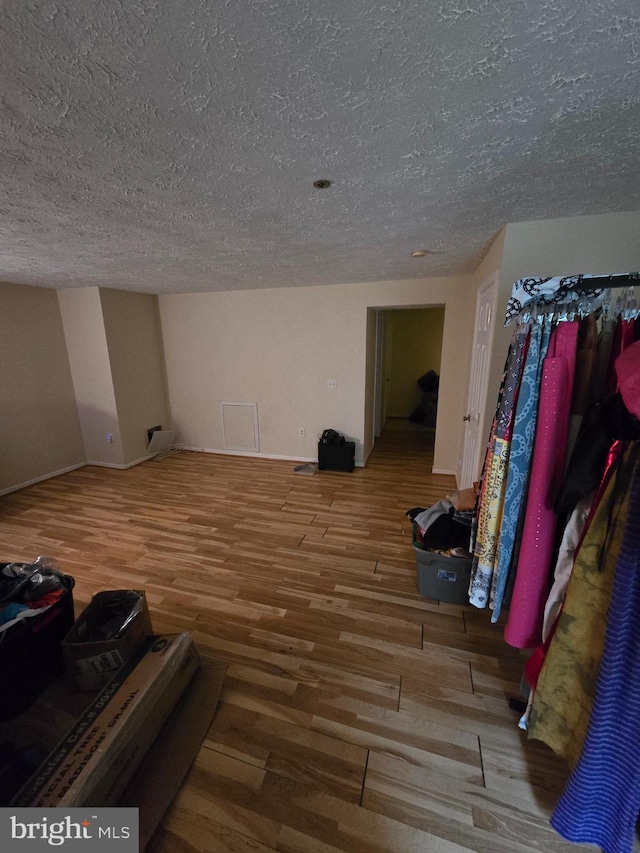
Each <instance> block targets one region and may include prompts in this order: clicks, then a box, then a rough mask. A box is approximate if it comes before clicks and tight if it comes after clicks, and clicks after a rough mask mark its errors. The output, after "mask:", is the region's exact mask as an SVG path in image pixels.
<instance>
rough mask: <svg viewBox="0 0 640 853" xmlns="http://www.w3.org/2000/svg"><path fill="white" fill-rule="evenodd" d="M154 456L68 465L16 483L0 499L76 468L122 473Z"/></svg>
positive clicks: (0, 493)
mask: <svg viewBox="0 0 640 853" xmlns="http://www.w3.org/2000/svg"><path fill="white" fill-rule="evenodd" d="M154 455H155V454H153V453H151V454H147V455H146V456H141V457H140V459H135V460H134V461H133V462H127V463H126V464H116V463H115V462H78V463H77V464H76V465H69V466H68V467H67V468H61V469H60V470H59V471H51V473H50V474H43V475H42V476H41V477H35V478H34V479H33V480H27V481H26V482H25V483H17V484H16V485H15V486H8V487H7V488H6V489H1V490H0V497H2V496H3V495H9V494H11V492H19V491H20V489H26V488H27V486H35V485H36V483H43V482H44V481H45V480H51V479H52V478H53V477H60V476H61V475H62V474H68V473H69V472H70V471H77V470H78V468H85V467H86V466H87V465H95V466H96V467H97V468H117V469H118V470H121V471H124V470H125V469H126V468H133V466H134V465H139V464H140V463H141V462H148V460H149V459H153V457H154Z"/></svg>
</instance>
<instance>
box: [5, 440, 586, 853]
mask: <svg viewBox="0 0 640 853" xmlns="http://www.w3.org/2000/svg"><path fill="white" fill-rule="evenodd" d="M429 437H430V433H429V432H428V431H425V432H424V433H423V432H419V431H418V432H403V431H395V430H393V431H392V430H390V431H388V432H387V433H386V434H385V435H384V436H383V438H382V439H381V440H380V441H379V443H378V446H377V447H376V450H375V451H374V453H373V454H372V456H371V458H370V460H369V464H368V465H367V467H366V468H365V469H356V470H355V471H354V472H353V473H351V474H348V473H338V472H322V473H316V474H315V475H314V476H305V475H300V474H294V473H293V467H294V465H293V463H291V462H282V461H269V460H262V459H242V458H234V457H229V456H213V455H206V454H191V453H180V454H177V455H174V456H169V457H167V458H165V459H163V460H161V461H159V462H156V461H152V462H147V463H144V464H142V465H139V466H137V467H135V468H132V469H129V470H127V471H118V470H112V469H104V468H97V467H86V468H82V469H79V470H77V471H73V472H71V473H69V474H66V475H64V476H61V477H58V478H56V479H52V480H48V481H46V482H43V483H40V484H38V485H35V486H31V487H29V488H26V489H23V490H21V491H20V492H16V493H14V494H12V495H8V496H6V497H4V498H1V499H0V559H4V560H8V559H16V560H30V559H33V558H34V557H35V556H37V555H39V554H46V555H50V556H54V557H56V558H57V559H58V560H59V562H60V565H61V568H62V569H63V570H64V571H65V572H66V573H68V574H71V575H73V576H74V577H75V579H76V587H75V590H74V597H75V600H76V602H77V609H78V610H80V609H82V607H83V606H84V605H86V604H87V603H88V601H89V599H90V598H91V596H92V595H93V594H94V593H95V592H97V591H98V590H101V589H113V588H120V587H128V586H133V587H138V588H139V587H143V588H144V589H145V590H146V592H147V597H148V601H149V605H150V610H151V615H152V620H153V625H154V628H155V630H156V631H184V630H187V631H191V632H192V633H193V635H194V638H195V640H196V643H197V645H198V648H199V649H200V651H201V652H202V654H203V655H210V656H212V657H215V658H218V659H220V660H223V661H225V662H226V663H227V664H228V671H227V676H226V681H225V688H224V692H223V696H222V701H221V704H220V706H219V708H218V711H217V714H216V717H215V720H214V722H213V725H212V727H211V729H210V731H209V733H208V736H207V739H206V741H205V743H204V746H203V748H202V749H201V751H200V754H199V756H198V758H197V760H196V762H195V764H194V766H193V768H192V770H191V773H190V775H189V776H188V778H187V780H186V783H185V784H184V786H183V788H182V791H181V793H180V794H179V796H178V798H177V799H176V801H175V802H174V804H173V806H172V808H171V810H170V811H169V813H168V814H167V816H166V818H165V820H164V822H163V825H162V828H161V829H160V831H159V832H158V833H157V835H156V837H155V839H154V841H153V845H152V846H153V851H154V853H155V851H157V852H158V853H168V851H215V853H226V851H233V853H249V851H251V853H267V852H268V851H273V850H277V851H281V853H294V851H295V853H297V851H308V852H309V853H329V852H330V851H335V850H340V851H367V853H368V851H380V853H382V851H385V853H386V851H394V853H395V851H433V853H461V851H466V850H471V851H478V853H525V851H531V850H537V851H551V853H562V851H575V850H581V849H585V850H587V849H588V850H593V849H595V848H592V847H587V846H578V845H570V844H568V843H566V842H564V841H563V840H562V839H561V838H559V837H558V836H557V835H556V834H555V833H554V831H553V830H552V829H551V828H550V827H549V825H548V817H549V814H550V811H551V809H552V807H553V804H554V803H555V801H556V799H557V797H558V795H559V792H560V791H561V790H562V789H563V787H564V783H565V781H566V768H565V766H564V763H563V762H562V761H560V760H559V759H557V758H556V757H555V756H554V755H553V754H552V753H551V752H550V751H549V750H548V749H547V748H546V747H545V746H543V745H542V744H539V743H535V742H527V740H526V738H525V736H524V734H523V733H522V732H521V731H519V729H518V728H517V721H518V713H517V712H516V711H513V710H510V709H509V707H508V702H507V700H508V697H509V696H511V695H514V694H516V693H517V687H518V682H519V679H520V675H521V659H520V658H519V656H518V654H517V653H516V652H515V651H514V650H512V649H510V648H509V647H508V646H506V645H505V643H504V642H503V640H502V629H501V628H499V627H498V626H492V625H491V624H490V620H489V614H488V613H487V612H486V611H477V610H475V609H473V608H469V607H467V608H462V607H457V606H453V605H447V604H439V603H438V602H437V601H431V600H427V599H424V598H421V597H420V596H419V595H418V594H417V592H416V578H415V564H414V556H413V550H412V546H411V536H410V524H409V523H408V520H407V519H406V517H405V515H404V513H405V511H406V510H407V509H409V508H410V507H413V506H417V505H421V506H429V505H430V504H431V503H433V502H435V501H436V500H438V499H439V498H441V497H442V496H444V495H445V494H446V493H447V491H450V490H451V489H452V488H453V479H452V478H450V477H447V476H437V475H432V474H430V473H429V472H430V470H431V464H432V454H431V452H430V448H429Z"/></svg>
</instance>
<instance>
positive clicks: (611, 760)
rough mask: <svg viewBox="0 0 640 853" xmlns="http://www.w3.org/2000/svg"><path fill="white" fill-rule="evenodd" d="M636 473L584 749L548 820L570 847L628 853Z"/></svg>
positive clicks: (636, 672) (639, 476)
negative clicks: (571, 843)
mask: <svg viewBox="0 0 640 853" xmlns="http://www.w3.org/2000/svg"><path fill="white" fill-rule="evenodd" d="M639 613H640V471H639V470H638V468H637V467H636V470H635V472H634V476H633V482H632V485H631V496H630V501H629V511H628V515H627V522H626V525H625V531H624V536H623V540H622V545H621V548H620V553H619V556H618V560H617V564H616V569H615V579H614V583H613V593H612V597H611V607H610V610H609V619H608V623H607V629H606V638H605V646H604V653H603V657H602V666H601V668H600V677H599V680H598V685H597V692H596V698H595V702H594V705H593V713H592V716H591V721H590V724H589V731H588V734H587V739H586V742H585V744H584V750H583V752H582V755H581V757H580V760H579V762H578V765H577V766H576V768H575V770H574V772H573V773H572V775H571V777H570V779H569V783H568V785H567V788H566V790H565V792H564V794H563V795H562V797H561V799H560V801H559V803H558V805H557V807H556V810H555V812H554V813H553V816H552V818H551V825H552V826H553V828H554V829H555V830H556V831H557V832H559V833H560V835H562V836H564V837H565V838H567V839H568V840H569V841H574V842H586V843H591V844H597V845H599V846H600V847H601V848H602V850H603V851H604V853H631V851H632V850H633V845H634V835H635V829H636V823H637V821H638V815H639V814H640V737H638V732H639V731H640V619H639V618H638V614H639Z"/></svg>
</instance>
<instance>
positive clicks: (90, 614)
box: [62, 589, 153, 691]
mask: <svg viewBox="0 0 640 853" xmlns="http://www.w3.org/2000/svg"><path fill="white" fill-rule="evenodd" d="M114 612H115V613H117V614H118V616H119V618H116V619H115V630H113V633H114V634H116V633H117V634H118V636H116V637H114V639H96V638H97V637H100V636H101V634H103V633H104V634H109V633H110V632H109V630H108V626H109V623H110V622H111V623H112V624H113V623H114V618H113V614H114ZM123 614H124V615H123ZM119 622H122V623H124V624H123V627H120V625H119ZM102 629H104V630H102ZM118 629H119V630H118ZM152 633H153V629H152V627H151V617H150V616H149V608H148V607H147V600H146V598H145V594H144V592H143V591H142V590H131V589H122V590H109V591H107V592H99V593H97V594H96V595H94V597H93V598H92V599H91V601H90V602H89V604H88V606H87V607H86V608H85V609H84V611H83V612H82V613H81V614H80V616H79V617H78V619H76V621H75V623H74V625H73V627H72V628H71V630H70V631H69V633H68V634H67V635H66V637H65V638H64V640H63V641H62V658H63V661H64V666H65V670H66V672H67V675H68V677H69V680H70V683H71V685H72V686H73V688H74V689H75V690H79V691H89V690H99V689H100V688H101V687H103V686H104V685H105V684H107V682H108V681H109V680H110V679H111V677H112V676H113V674H114V672H115V671H116V670H118V669H119V668H120V667H121V666H122V665H123V663H124V662H125V661H127V660H128V659H129V658H130V657H131V655H132V654H133V652H134V651H135V649H136V648H138V646H139V645H140V643H141V642H142V641H143V640H144V638H145V637H149V636H150V635H151V634H152Z"/></svg>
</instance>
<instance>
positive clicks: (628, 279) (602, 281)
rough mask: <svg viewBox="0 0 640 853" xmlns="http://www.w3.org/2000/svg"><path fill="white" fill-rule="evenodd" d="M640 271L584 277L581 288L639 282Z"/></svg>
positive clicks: (620, 285)
mask: <svg viewBox="0 0 640 853" xmlns="http://www.w3.org/2000/svg"><path fill="white" fill-rule="evenodd" d="M639 283H640V273H638V272H625V273H616V274H615V275H594V276H589V277H588V278H584V279H582V281H581V282H580V289H581V290H590V289H591V287H592V286H593V287H594V288H599V287H623V286H624V285H625V284H639Z"/></svg>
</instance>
